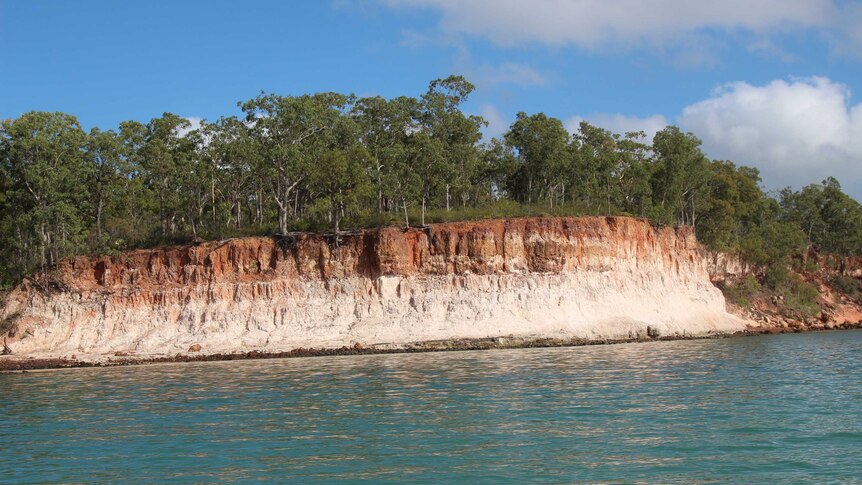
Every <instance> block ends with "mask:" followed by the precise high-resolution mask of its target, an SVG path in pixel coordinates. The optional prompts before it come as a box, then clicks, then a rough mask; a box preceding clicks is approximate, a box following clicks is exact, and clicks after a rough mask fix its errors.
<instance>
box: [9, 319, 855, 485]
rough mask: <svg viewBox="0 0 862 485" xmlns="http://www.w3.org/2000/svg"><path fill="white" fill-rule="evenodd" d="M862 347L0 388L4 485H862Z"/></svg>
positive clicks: (247, 370)
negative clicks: (276, 484)
mask: <svg viewBox="0 0 862 485" xmlns="http://www.w3.org/2000/svg"><path fill="white" fill-rule="evenodd" d="M860 369H862V331H845V332H828V333H810V334H796V335H776V336H763V337H749V338H732V339H721V340H699V341H677V342H654V343H642V344H623V345H612V346H594V347H577V348H557V349H521V350H493V351H476V352H446V353H430V354H401V355H376V356H348V357H320V358H305V359H282V360H264V361H244V362H221V363H194V364H171V365H154V366H144V367H123V368H110V369H74V370H62V371H51V372H35V373H34V372H30V373H26V374H2V375H0V482H2V483H24V482H27V483H31V482H99V481H104V482H130V481H134V482H147V483H151V482H165V481H171V482H173V483H185V482H188V483H195V482H202V481H224V482H248V481H256V480H262V481H284V480H287V479H290V478H294V479H298V481H302V482H309V481H327V482H331V481H339V480H346V481H353V480H358V479H370V480H374V481H386V480H391V481H399V482H402V481H425V482H432V481H437V482H439V481H446V482H455V481H459V482H463V481H466V480H468V479H469V480H471V481H474V482H475V481H487V482H491V481H494V482H522V481H524V480H530V481H546V482H571V481H589V482H614V483H618V482H649V483H655V482H663V483H667V482H685V483H691V482H716V481H717V482H727V481H730V482H734V483H740V482H750V483H757V482H765V481H777V482H800V481H801V482H806V481H814V482H830V481H835V482H843V483H848V482H854V481H856V482H859V480H860V477H862V371H860Z"/></svg>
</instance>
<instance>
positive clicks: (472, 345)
mask: <svg viewBox="0 0 862 485" xmlns="http://www.w3.org/2000/svg"><path fill="white" fill-rule="evenodd" d="M859 329H862V322H856V323H850V322H848V323H845V324H842V325H836V326H835V327H834V328H826V327H815V328H802V327H795V328H793V327H789V328H785V327H750V328H747V329H745V330H742V331H738V332H731V333H716V334H711V335H701V336H687V335H685V336H684V335H674V336H665V337H655V338H650V337H636V338H624V339H600V340H590V339H582V338H571V339H560V338H541V337H535V338H525V337H489V338H480V339H454V340H434V341H425V342H416V343H411V344H406V345H403V346H399V347H397V348H386V347H384V346H374V347H363V346H361V345H359V344H356V345H354V346H353V347H347V346H344V347H339V348H328V349H325V348H324V349H306V348H297V349H293V350H289V351H284V352H263V351H259V350H250V351H246V352H235V353H216V354H192V353H185V354H177V355H174V356H158V357H156V356H141V357H135V356H111V357H119V358H116V359H112V358H111V357H108V358H107V360H105V361H85V360H78V359H71V358H66V357H55V358H51V357H42V358H37V357H24V358H16V356H15V355H14V354H13V355H6V356H0V374H10V373H22V372H28V371H41V370H56V369H77V368H93V367H121V366H122V367H125V366H140V365H153V364H173V363H191V362H223V361H235V360H265V359H291V358H301V357H333V356H349V355H381V354H409V353H426V352H462V351H470V350H495V349H525V348H557V347H586V346H592V345H617V344H627V343H645V342H671V341H678V340H709V339H723V338H732V337H753V336H759V335H777V334H788V333H808V332H828V331H842V330H859Z"/></svg>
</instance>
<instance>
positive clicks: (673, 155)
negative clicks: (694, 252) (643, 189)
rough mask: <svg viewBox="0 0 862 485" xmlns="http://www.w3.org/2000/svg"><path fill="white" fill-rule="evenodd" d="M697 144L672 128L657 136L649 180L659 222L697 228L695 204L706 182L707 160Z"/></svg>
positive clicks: (707, 172)
mask: <svg viewBox="0 0 862 485" xmlns="http://www.w3.org/2000/svg"><path fill="white" fill-rule="evenodd" d="M700 144H701V142H700V140H699V139H697V137H695V136H694V135H693V134H691V133H683V132H682V131H680V129H679V128H677V127H675V126H668V127H667V128H665V129H663V130H661V131H659V132H658V133H656V135H655V137H654V138H653V152H655V154H656V167H655V171H654V173H653V178H652V189H653V190H652V193H653V208H654V212H653V217H654V218H656V219H657V220H658V221H660V222H665V223H670V222H675V223H676V224H688V225H691V226H694V227H695V228H696V227H697V215H698V211H697V204H698V200H700V199H701V198H702V197H703V192H704V190H705V189H706V184H707V181H708V180H709V171H708V163H707V158H706V156H705V155H704V154H703V152H701V151H700Z"/></svg>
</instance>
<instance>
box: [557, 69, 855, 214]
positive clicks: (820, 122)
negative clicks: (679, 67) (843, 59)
mask: <svg viewBox="0 0 862 485" xmlns="http://www.w3.org/2000/svg"><path fill="white" fill-rule="evenodd" d="M582 120H587V121H588V122H590V123H591V124H593V125H596V126H599V127H602V128H605V129H607V130H610V131H613V132H615V133H625V132H626V131H638V130H643V131H644V132H646V133H647V135H648V139H649V140H651V139H652V136H653V135H654V134H655V132H656V131H658V130H661V129H662V128H664V127H665V126H666V125H668V124H677V125H679V126H680V127H681V128H682V129H683V130H685V131H689V132H692V133H694V134H695V135H696V136H697V137H698V138H700V139H701V140H703V147H702V148H703V151H704V152H705V153H706V154H707V155H708V156H709V157H710V158H713V159H718V160H731V161H733V162H735V163H736V164H738V165H748V166H752V167H757V168H758V169H759V170H760V172H761V175H762V178H763V182H764V185H765V186H766V188H767V189H770V190H775V189H780V188H783V187H786V186H792V187H795V188H800V187H802V186H804V185H807V184H810V183H818V182H821V181H822V180H823V179H825V178H826V177H829V176H834V177H836V178H837V179H838V180H839V181H840V182H841V184H842V186H843V188H844V189H845V190H846V191H847V193H849V194H850V195H852V196H853V197H855V198H856V199H857V200H862V103H858V104H855V105H853V104H851V103H850V89H849V88H848V87H847V86H845V85H843V84H841V83H837V82H834V81H831V80H829V79H827V78H823V77H812V78H799V79H792V80H790V81H784V80H776V81H772V82H770V83H768V84H766V85H763V86H754V85H752V84H749V83H745V82H736V83H731V84H727V85H724V86H721V87H720V88H718V89H716V90H715V91H714V92H713V93H712V94H711V95H710V96H709V97H708V98H706V99H704V100H702V101H699V102H697V103H694V104H691V105H689V106H687V107H686V108H684V109H683V110H682V112H681V113H680V114H679V116H678V117H676V119H675V120H668V119H667V118H665V117H664V116H662V115H658V114H657V115H653V116H648V117H643V118H641V117H637V116H625V115H622V114H601V113H599V114H593V115H588V116H573V117H571V118H569V119H568V120H567V121H566V127H567V128H568V129H569V131H571V132H573V133H574V132H575V131H577V129H578V123H580V122H581V121H582Z"/></svg>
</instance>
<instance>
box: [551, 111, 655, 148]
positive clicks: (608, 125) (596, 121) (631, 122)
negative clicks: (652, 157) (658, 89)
mask: <svg viewBox="0 0 862 485" xmlns="http://www.w3.org/2000/svg"><path fill="white" fill-rule="evenodd" d="M581 121H586V122H588V123H590V124H591V125H595V126H598V127H599V128H604V129H606V130H609V131H612V132H614V133H619V134H625V133H628V132H630V131H643V132H644V133H646V139H645V141H646V142H647V143H649V142H652V138H653V136H655V134H656V132H658V131H659V130H662V129H664V128H665V127H666V126H667V125H669V124H671V123H670V122H669V121H668V120H667V118H665V117H664V116H662V115H652V116H647V117H645V118H639V117H637V116H626V115H623V114H619V113H615V114H608V113H596V114H592V115H589V116H586V117H581V116H572V117H571V118H569V119H568V120H566V128H567V129H568V130H569V132H571V133H575V132H577V131H578V125H579V124H580V123H581Z"/></svg>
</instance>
